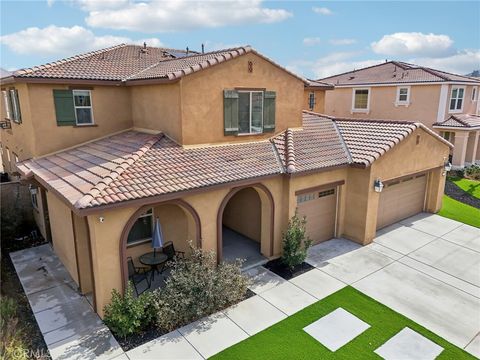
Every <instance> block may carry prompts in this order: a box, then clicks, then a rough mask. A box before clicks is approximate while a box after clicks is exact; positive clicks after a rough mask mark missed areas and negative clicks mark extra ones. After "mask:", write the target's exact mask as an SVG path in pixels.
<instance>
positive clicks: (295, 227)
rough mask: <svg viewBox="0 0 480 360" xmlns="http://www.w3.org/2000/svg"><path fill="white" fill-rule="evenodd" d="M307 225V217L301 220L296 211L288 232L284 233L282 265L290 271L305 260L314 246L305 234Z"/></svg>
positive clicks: (289, 223)
mask: <svg viewBox="0 0 480 360" xmlns="http://www.w3.org/2000/svg"><path fill="white" fill-rule="evenodd" d="M306 225H307V219H306V217H305V216H304V217H303V218H302V219H300V218H299V217H298V213H297V210H295V215H293V217H292V218H291V219H290V221H289V222H288V228H287V231H285V232H284V233H283V254H282V263H284V264H285V265H286V266H288V268H289V269H290V270H293V268H295V266H297V265H300V264H301V263H302V262H303V261H304V260H305V258H306V257H307V254H308V249H309V247H310V246H311V245H312V240H310V238H309V237H308V236H306V234H305V232H306Z"/></svg>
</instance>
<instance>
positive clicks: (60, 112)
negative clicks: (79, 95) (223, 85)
mask: <svg viewBox="0 0 480 360" xmlns="http://www.w3.org/2000/svg"><path fill="white" fill-rule="evenodd" d="M53 101H54V103H55V115H56V117H57V125H58V126H73V125H75V124H76V117H75V107H74V104H73V92H72V90H53Z"/></svg>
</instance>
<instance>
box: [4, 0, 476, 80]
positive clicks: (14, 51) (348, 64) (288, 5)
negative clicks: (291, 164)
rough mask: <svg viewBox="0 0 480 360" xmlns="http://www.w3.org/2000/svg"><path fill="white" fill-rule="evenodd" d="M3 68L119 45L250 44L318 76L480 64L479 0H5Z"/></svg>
mask: <svg viewBox="0 0 480 360" xmlns="http://www.w3.org/2000/svg"><path fill="white" fill-rule="evenodd" d="M0 21H1V25H0V30H1V34H0V46H1V48H0V49H1V50H0V51H1V53H0V62H1V64H0V66H1V67H2V68H4V69H7V70H10V71H12V70H15V69H19V68H24V67H31V66H35V65H40V64H44V63H47V62H51V61H55V60H59V59H62V58H65V57H68V56H72V55H76V54H80V53H84V52H87V51H91V50H96V49H101V48H104V47H108V46H112V45H115V44H118V43H138V44H142V43H143V42H144V41H145V42H147V44H148V45H149V46H164V47H169V48H178V49H185V48H186V47H187V46H188V47H189V48H190V49H191V50H200V49H201V44H205V51H213V50H218V49H222V48H228V47H235V46H240V45H247V44H248V45H251V46H253V47H254V48H255V49H256V50H257V51H259V52H261V53H262V54H264V55H266V56H268V57H270V58H271V59H273V60H274V61H276V62H277V63H279V64H281V65H283V66H285V67H287V68H288V69H290V70H292V71H294V72H296V73H298V74H300V75H302V76H305V77H307V78H312V79H320V78H323V77H327V76H330V75H334V74H338V73H341V72H345V71H351V70H353V69H355V68H356V69H358V68H361V67H365V66H370V65H374V64H377V63H380V62H384V61H385V60H387V59H388V60H400V61H407V62H411V63H415V64H418V65H425V66H430V67H432V68H436V69H440V70H444V71H449V72H454V73H460V74H466V73H469V72H471V71H473V70H476V69H480V1H473V2H461V1H454V2H449V1H426V2H417V1H415V2H414V1H388V2H387V1H372V2H366V1H295V2H293V1H261V0H239V1H233V0H232V1H196V0H189V1H185V0H164V1H148V0H141V1H138V0H96V1H94V0H67V1H61V0H37V1H21V0H20V1H18V0H16V1H8V0H0Z"/></svg>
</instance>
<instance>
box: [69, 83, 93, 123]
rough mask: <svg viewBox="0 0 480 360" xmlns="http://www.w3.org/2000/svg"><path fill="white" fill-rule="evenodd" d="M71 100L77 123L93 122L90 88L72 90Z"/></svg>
mask: <svg viewBox="0 0 480 360" xmlns="http://www.w3.org/2000/svg"><path fill="white" fill-rule="evenodd" d="M73 100H74V106H75V117H76V119H77V125H91V124H93V114H92V100H91V98H90V90H73Z"/></svg>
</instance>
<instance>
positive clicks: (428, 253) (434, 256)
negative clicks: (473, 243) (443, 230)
mask: <svg viewBox="0 0 480 360" xmlns="http://www.w3.org/2000/svg"><path fill="white" fill-rule="evenodd" d="M408 256H409V257H410V258H412V259H415V260H417V261H420V262H422V263H424V264H427V265H430V266H432V267H434V268H436V269H438V270H441V271H443V272H446V273H447V274H450V275H452V276H455V277H457V278H459V279H462V280H463V281H466V282H469V283H471V284H473V285H475V286H480V253H479V252H476V251H474V250H470V249H468V248H465V247H463V246H459V245H457V244H454V243H451V242H450V241H446V240H442V239H437V240H434V241H432V242H431V243H429V244H427V245H425V246H424V247H422V248H421V249H418V250H416V251H414V252H413V253H411V254H409V255H408Z"/></svg>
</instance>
